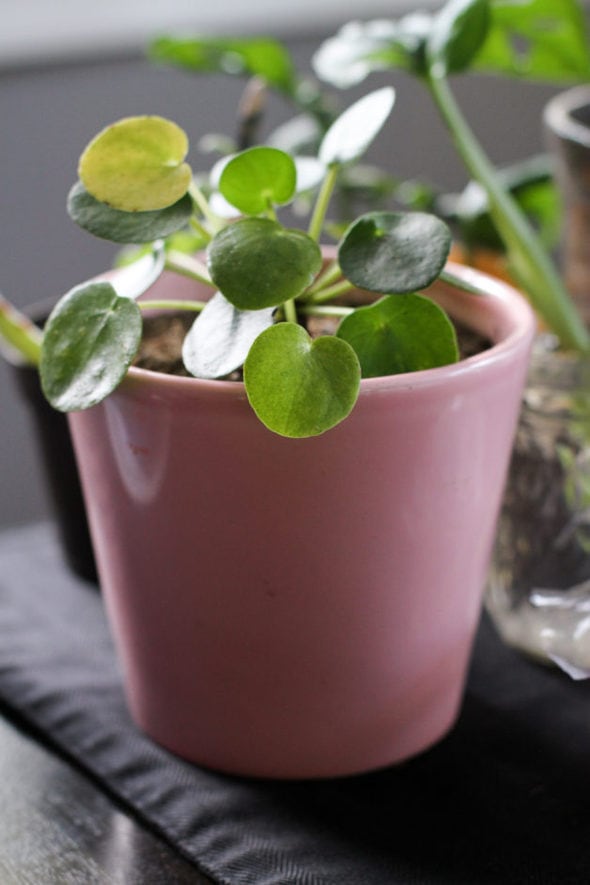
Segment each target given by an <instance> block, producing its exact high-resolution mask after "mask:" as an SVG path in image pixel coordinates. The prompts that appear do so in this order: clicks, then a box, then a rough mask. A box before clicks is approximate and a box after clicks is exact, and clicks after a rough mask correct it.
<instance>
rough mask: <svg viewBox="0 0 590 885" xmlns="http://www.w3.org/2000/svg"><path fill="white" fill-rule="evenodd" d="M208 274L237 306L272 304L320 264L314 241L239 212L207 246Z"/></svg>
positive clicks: (293, 293) (296, 291)
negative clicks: (236, 218)
mask: <svg viewBox="0 0 590 885" xmlns="http://www.w3.org/2000/svg"><path fill="white" fill-rule="evenodd" d="M207 263H208V267H209V274H210V276H211V279H212V280H213V282H214V283H215V285H216V286H217V288H218V289H219V290H220V291H221V292H223V294H224V295H225V297H226V298H227V300H228V301H231V303H232V304H234V305H235V306H236V307H239V308H240V310H260V309H262V308H264V307H276V306H277V305H279V304H283V303H284V302H285V301H289V300H290V299H292V298H296V297H297V296H298V295H300V294H301V293H302V292H303V291H305V289H307V287H308V286H309V285H310V284H311V283H312V282H313V280H314V279H315V277H316V275H317V274H318V273H319V271H320V269H321V266H322V255H321V252H320V249H319V246H318V245H317V243H316V242H315V241H314V240H312V239H311V237H308V236H307V234H305V233H302V232H301V231H298V230H288V229H286V228H284V227H282V226H281V225H280V224H278V223H277V222H275V221H270V220H269V219H267V218H244V219H241V220H240V221H236V222H235V223H234V224H230V225H229V226H228V227H226V228H224V229H223V230H221V231H220V232H219V233H218V234H217V236H215V237H214V239H213V240H212V241H211V243H210V244H209V248H208V250H207Z"/></svg>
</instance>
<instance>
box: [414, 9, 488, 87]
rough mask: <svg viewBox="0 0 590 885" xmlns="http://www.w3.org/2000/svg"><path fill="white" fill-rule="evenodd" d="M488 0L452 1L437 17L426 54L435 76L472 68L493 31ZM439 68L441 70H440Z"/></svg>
mask: <svg viewBox="0 0 590 885" xmlns="http://www.w3.org/2000/svg"><path fill="white" fill-rule="evenodd" d="M490 24H491V15H490V2H489V0H450V2H448V3H446V4H445V5H444V6H443V8H442V9H441V10H440V12H439V13H438V14H437V15H436V16H435V18H434V20H433V23H432V29H431V31H430V35H429V37H428V41H427V54H428V60H429V63H430V65H431V66H432V68H433V71H434V73H435V75H437V74H442V75H446V74H453V73H458V72H459V71H463V70H465V68H467V67H469V65H470V64H471V61H472V60H473V58H474V57H475V56H476V55H477V52H478V51H479V49H480V48H481V46H482V45H483V43H484V41H485V39H486V37H487V35H488V31H489V28H490ZM437 68H438V70H437Z"/></svg>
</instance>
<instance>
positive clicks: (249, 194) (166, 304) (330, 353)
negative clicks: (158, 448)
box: [0, 87, 460, 437]
mask: <svg viewBox="0 0 590 885" xmlns="http://www.w3.org/2000/svg"><path fill="white" fill-rule="evenodd" d="M393 103H394V91H393V89H392V88H390V87H385V88H382V89H378V90H376V91H375V92H372V93H370V94H369V95H366V96H365V97H364V98H362V99H360V100H359V101H357V102H355V103H354V104H353V105H352V106H351V107H350V108H348V109H347V110H346V111H344V113H342V114H341V115H340V116H339V117H337V118H336V119H335V120H334V122H333V123H332V124H331V125H330V126H329V128H328V129H327V131H326V132H325V134H324V136H323V138H322V139H321V142H320V145H319V150H318V154H317V156H316V157H314V158H312V157H307V158H305V160H304V161H302V160H301V159H299V158H293V157H292V156H291V155H290V154H288V153H286V152H284V151H281V150H278V149H277V148H273V147H268V146H257V147H252V148H248V149H246V150H245V151H241V152H238V153H237V154H235V155H232V156H230V157H229V158H225V159H224V160H223V161H222V162H221V163H218V164H216V167H215V169H214V170H213V172H212V177H211V182H210V185H209V195H208V196H207V195H206V194H205V193H204V192H203V191H202V190H201V189H200V188H199V186H198V184H197V183H196V181H195V179H194V176H193V173H192V170H191V168H190V166H189V165H188V163H187V162H186V156H187V152H188V139H187V136H186V135H185V133H184V132H183V130H182V129H180V128H179V127H178V126H177V125H176V124H175V123H173V122H171V121H169V120H166V119H163V118H160V117H149V116H147V117H130V118H126V119H123V120H120V121H118V122H116V123H114V124H113V125H111V126H109V127H107V128H106V129H104V130H103V131H102V132H100V133H99V134H98V135H97V136H96V137H95V138H94V139H93V140H92V141H91V142H90V144H89V145H88V146H87V148H86V149H85V151H84V153H83V154H82V157H81V159H80V164H79V176H80V180H79V181H78V182H77V183H76V184H75V185H74V187H73V188H72V190H71V192H70V195H69V199H68V210H69V213H70V215H71V217H72V218H73V219H74V220H75V221H76V222H77V223H78V224H79V225H80V226H81V227H83V228H84V229H86V230H87V231H89V232H90V233H92V234H94V235H96V236H99V237H103V238H107V239H109V240H111V241H113V242H116V243H137V244H145V243H146V242H148V243H151V246H150V248H149V250H148V251H147V252H146V254H145V255H144V256H143V257H142V258H141V260H139V261H137V262H135V263H134V264H132V265H130V266H129V267H128V268H126V269H125V270H124V272H123V275H122V277H120V278H117V280H115V281H114V282H113V283H111V282H109V281H107V280H94V281H90V282H89V283H86V284H83V285H81V286H77V287H75V288H74V289H73V290H72V291H71V292H69V293H67V294H66V295H65V296H64V297H63V298H62V299H61V300H60V301H59V303H58V304H57V306H56V307H55V309H54V311H53V312H52V314H51V316H50V317H49V320H48V321H47V324H46V326H45V329H44V332H43V335H42V339H41V343H40V348H39V337H40V333H39V332H38V331H37V330H34V333H33V334H31V329H30V326H29V325H28V324H27V323H26V322H24V321H23V322H21V318H20V317H19V316H18V314H15V312H14V311H13V310H11V309H9V308H8V307H7V305H6V304H2V303H0V330H2V329H3V330H4V332H5V334H6V335H7V336H10V340H11V343H12V345H13V346H16V347H19V348H20V349H21V351H24V348H23V347H22V344H23V337H24V339H26V343H27V347H28V354H27V355H28V358H29V359H30V360H31V361H32V362H37V361H38V364H39V369H40V375H41V382H42V386H43V389H44V392H45V394H46V396H47V398H48V400H49V402H50V403H51V404H52V405H53V406H54V407H55V408H57V409H59V410H61V411H71V410H77V409H85V408H88V407H90V406H93V405H95V404H96V403H98V402H100V401H101V400H102V399H104V398H105V397H106V396H108V394H109V393H110V392H111V391H112V390H114V389H115V388H116V387H117V386H118V384H119V383H120V381H121V380H122V378H123V377H124V375H125V374H126V372H127V369H128V368H129V366H130V365H131V364H132V362H133V359H134V357H135V354H136V352H137V350H138V346H139V343H140V340H141V336H142V327H143V321H142V313H143V311H145V310H146V309H160V310H165V309H168V310H177V309H182V310H188V311H194V312H195V313H196V314H197V318H196V319H195V321H194V322H193V324H192V326H191V328H190V330H189V332H188V334H187V336H186V339H185V342H184V347H183V360H184V364H185V366H186V368H187V370H188V371H189V372H190V373H191V374H192V375H194V376H196V377H200V378H225V377H227V376H228V375H230V374H232V373H233V372H234V371H235V370H242V371H243V379H244V383H245V388H246V393H247V396H248V399H249V401H250V404H251V405H252V408H253V409H254V411H255V412H256V414H257V415H258V417H259V418H260V420H261V421H262V422H263V424H265V425H266V426H267V427H268V428H269V429H271V430H273V431H275V432H277V433H279V434H282V435H285V436H290V437H305V436H313V435H316V434H319V433H322V432H324V431H325V430H328V429H329V428H331V427H333V426H335V425H336V424H338V423H339V422H340V421H342V420H343V419H344V418H345V417H346V416H347V415H348V414H349V412H350V411H351V409H352V408H353V406H354V403H355V401H356V398H357V395H358V390H359V383H360V379H361V377H374V376H381V375H388V374H396V373H398V372H411V371H415V370H421V369H427V368H433V367H436V366H440V365H445V364H448V363H452V362H455V361H456V360H457V359H458V358H459V354H458V346H457V339H456V332H455V329H454V327H453V325H452V323H451V322H450V320H449V319H448V317H447V316H446V314H445V313H444V312H443V310H442V309H441V308H439V307H438V306H437V305H436V304H435V303H434V302H433V301H432V300H430V299H429V298H427V297H424V296H423V295H422V294H420V291H421V290H422V289H424V288H426V287H427V286H429V285H430V284H431V283H432V282H434V281H435V280H436V279H437V278H439V277H442V278H444V279H447V280H451V281H452V282H455V283H457V282H458V281H457V280H455V279H454V277H453V275H452V274H450V273H449V272H448V271H446V270H445V269H444V268H445V263H446V259H447V255H448V252H449V248H450V244H451V235H450V231H449V229H448V227H447V225H446V224H445V223H444V222H443V221H442V220H440V219H439V218H437V217H435V216H433V215H430V214H427V213H421V212H412V213H396V212H370V213H366V214H364V215H362V216H361V217H360V218H358V219H356V220H355V221H354V222H353V223H352V224H351V225H350V226H349V227H348V229H347V231H346V232H345V234H344V236H343V237H342V239H341V241H340V243H339V245H338V249H337V256H336V258H334V259H332V260H324V259H323V256H322V252H321V249H320V245H319V242H320V240H321V237H322V232H323V228H324V223H325V219H326V214H327V210H328V205H329V202H330V198H331V196H332V194H333V191H334V188H335V186H336V183H337V180H338V176H339V175H340V173H341V172H342V170H343V169H346V168H349V167H350V166H351V165H353V164H354V163H355V162H356V161H357V160H358V159H359V157H361V156H362V155H363V154H364V152H365V151H366V149H367V147H368V146H369V144H370V143H371V142H372V141H373V139H374V138H375V136H376V135H377V134H378V133H379V131H380V130H381V128H382V127H383V125H384V123H385V122H386V120H387V118H388V117H389V114H390V111H391V109H392V106H393ZM301 190H305V191H309V190H313V191H314V192H315V193H316V197H315V200H314V206H313V211H312V213H311V218H310V220H309V225H308V227H307V229H305V230H302V229H293V228H290V227H287V226H285V225H284V224H283V223H282V222H281V221H280V219H279V211H280V209H281V207H284V206H286V205H288V204H289V203H290V202H292V200H293V199H294V198H295V197H296V195H297V193H298V192H299V191H301ZM187 231H190V232H191V236H192V237H194V238H195V240H196V241H198V242H199V243H200V244H201V246H202V248H203V254H202V257H198V256H197V257H195V256H188V255H186V254H184V253H180V252H177V251H176V250H174V249H171V248H170V242H171V240H172V239H174V238H175V237H177V236H178V235H179V234H180V233H182V234H183V235H187ZM165 269H167V270H172V271H176V272H178V273H181V274H184V275H186V276H188V277H190V278H192V279H195V280H197V281H199V282H200V283H202V284H204V285H205V286H208V287H210V290H211V296H212V297H210V298H209V299H205V300H203V301H191V302H184V301H182V302H173V301H155V300H153V299H145V300H142V301H141V302H138V301H136V300H135V299H136V298H137V296H139V295H140V294H142V293H143V292H144V291H145V290H146V289H147V288H149V286H150V285H151V284H152V283H153V282H154V281H155V280H156V279H157V278H158V276H159V275H160V274H161V273H162V271H163V270H165ZM459 284H460V283H459ZM355 288H361V289H364V290H368V291H370V292H373V293H376V296H378V295H382V297H376V299H375V300H374V301H373V302H372V303H370V304H364V305H361V306H357V307H353V306H349V305H347V304H346V303H342V301H340V302H339V303H334V302H335V299H342V298H343V297H344V298H346V295H347V294H348V293H350V292H352V290H354V289H355ZM400 296H401V297H400ZM317 316H320V317H329V318H332V319H333V320H334V322H335V323H336V324H337V328H336V329H335V333H334V334H332V335H323V336H320V337H316V338H312V337H311V336H310V334H309V333H308V331H307V329H306V328H305V324H306V322H307V320H308V319H309V318H310V317H317ZM39 353H40V357H39Z"/></svg>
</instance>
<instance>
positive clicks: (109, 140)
mask: <svg viewBox="0 0 590 885" xmlns="http://www.w3.org/2000/svg"><path fill="white" fill-rule="evenodd" d="M187 151H188V139H187V137H186V134H185V133H184V132H183V130H182V129H181V128H180V127H179V126H177V125H176V123H172V122H171V121H170V120H166V119H164V118H163V117H126V118H125V119H123V120H119V121H118V122H117V123H113V124H112V125H111V126H108V127H107V128H106V129H103V131H102V132H99V134H98V135H97V136H96V137H95V138H94V139H93V140H92V141H91V142H90V144H89V145H88V147H87V148H86V150H85V151H84V153H83V154H82V156H81V158H80V165H79V169H78V171H79V175H80V179H81V181H82V183H83V185H84V187H85V188H86V190H87V191H88V192H89V193H91V194H92V196H93V197H95V198H96V199H97V200H100V202H101V203H107V204H108V205H109V206H112V207H113V208H114V209H121V210H123V211H125V212H143V211H152V210H155V209H164V208H166V206H172V205H173V204H174V203H176V202H178V200H180V198H181V197H183V196H184V194H186V192H187V190H188V188H189V185H190V183H191V177H192V176H191V170H190V166H188V165H187V163H184V162H183V161H184V158H185V157H186V154H187Z"/></svg>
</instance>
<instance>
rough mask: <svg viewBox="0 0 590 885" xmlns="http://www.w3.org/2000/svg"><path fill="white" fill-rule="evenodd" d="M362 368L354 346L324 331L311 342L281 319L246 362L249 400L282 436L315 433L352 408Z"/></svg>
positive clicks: (255, 343)
mask: <svg viewBox="0 0 590 885" xmlns="http://www.w3.org/2000/svg"><path fill="white" fill-rule="evenodd" d="M360 377H361V373H360V366H359V362H358V359H357V357H356V355H355V353H354V350H353V349H352V348H351V347H350V346H349V345H348V344H347V343H346V342H345V341H343V340H341V339H339V338H335V337H334V336H332V335H326V336H324V337H321V338H317V339H316V340H312V339H311V338H310V336H309V335H308V334H307V332H306V331H305V329H303V328H302V327H301V326H297V325H295V323H278V324H277V325H276V326H271V328H270V329H267V330H266V331H265V332H263V333H262V334H261V335H259V336H258V338H257V339H256V341H255V342H254V344H253V345H252V347H251V348H250V353H249V354H248V356H247V357H246V362H245V364H244V381H245V384H246V392H247V394H248V399H249V400H250V404H251V406H252V408H253V409H254V411H255V412H256V414H257V415H258V417H259V419H260V420H261V421H262V423H263V424H264V425H265V426H266V427H268V428H269V430H273V431H274V432H275V433H278V434H280V435H281V436H289V437H294V438H300V437H307V436H317V435H318V434H320V433H324V431H326V430H329V429H330V428H331V427H334V426H335V425H336V424H339V423H340V421H343V420H344V418H346V416H347V415H348V414H349V413H350V411H351V410H352V408H353V406H354V404H355V402H356V399H357V396H358V390H359V384H360Z"/></svg>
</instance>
